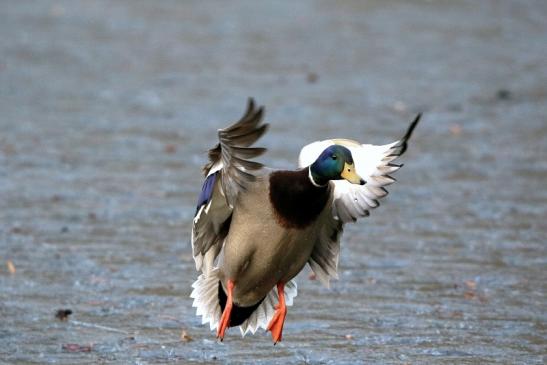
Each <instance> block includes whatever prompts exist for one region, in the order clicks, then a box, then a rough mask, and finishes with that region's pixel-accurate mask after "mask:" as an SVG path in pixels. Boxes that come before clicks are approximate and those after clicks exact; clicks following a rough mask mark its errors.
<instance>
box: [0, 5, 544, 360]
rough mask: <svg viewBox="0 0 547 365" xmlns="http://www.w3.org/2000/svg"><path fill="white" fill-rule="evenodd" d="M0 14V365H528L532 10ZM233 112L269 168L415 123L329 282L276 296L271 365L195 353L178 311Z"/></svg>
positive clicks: (536, 87) (241, 356)
mask: <svg viewBox="0 0 547 365" xmlns="http://www.w3.org/2000/svg"><path fill="white" fill-rule="evenodd" d="M0 7H1V11H0V34H2V36H1V37H0V55H1V56H0V110H1V112H0V260H1V261H0V288H1V290H0V318H1V325H0V361H5V362H6V363H40V364H42V363H53V362H55V363H59V364H73V363H79V362H80V363H81V362H101V361H114V360H116V361H118V362H120V363H158V362H164V361H168V360H169V361H175V360H180V362H181V363H192V362H194V363H198V362H202V361H209V362H230V363H232V362H234V363H244V362H248V361H251V360H254V361H259V362H261V363H264V364H274V363H295V364H296V363H304V362H308V363H312V364H316V363H327V364H334V363H342V364H344V363H345V364H353V363H355V362H363V363H364V362H366V363H397V364H400V363H413V364H414V363H446V364H452V363H460V364H471V363H473V364H484V363H513V364H534V363H535V364H541V363H544V362H545V358H544V356H545V353H546V351H547V349H546V347H547V345H546V342H547V321H546V319H547V318H546V313H547V305H546V303H547V299H546V293H547V290H546V289H547V288H546V286H547V284H546V283H547V280H546V279H547V278H546V271H545V268H546V267H547V265H546V264H547V248H546V242H547V225H546V223H545V217H546V216H547V212H546V210H547V190H546V188H545V187H546V181H547V162H546V160H545V156H547V120H546V117H545V116H546V115H547V89H546V87H547V69H546V64H545V59H546V54H545V36H546V34H547V6H546V4H545V3H544V2H539V1H538V2H534V1H521V2H518V3H515V2H511V1H481V2H480V3H479V2H475V1H460V2H421V1H416V2H415V1H411V2H407V1H400V2H397V1H390V2H385V1H366V2H364V1H349V2H336V3H335V2H316V1H301V2H297V3H296V2H295V3H293V2H291V3H279V2H261V3H260V4H257V3H255V2H235V3H233V4H231V5H230V6H228V5H226V4H225V3H222V2H191V3H188V2H175V1H165V2H154V3H152V2H144V1H136V2H135V1H117V2H101V1H97V2H90V1H89V2H88V1H85V2H84V1H81V2H73V1H59V2H47V1H43V2H11V3H10V4H9V5H8V4H7V3H6V4H3V5H1V6H0ZM248 96H254V97H256V99H257V101H258V102H260V103H262V104H265V105H266V107H267V114H266V116H267V118H266V119H267V121H269V122H271V124H272V128H271V131H270V132H269V134H267V136H266V137H265V138H264V140H263V144H264V145H265V146H266V147H269V148H270V151H269V153H268V154H267V155H266V156H265V157H264V161H265V162H266V163H268V164H269V165H271V166H275V167H286V166H294V164H295V161H296V158H297V154H298V151H299V148H300V146H302V145H304V144H305V143H308V142H310V141H313V140H315V139H319V138H327V137H350V138H356V139H359V140H362V141H367V142H370V143H376V144H380V143H387V142H390V141H393V140H395V139H396V138H398V137H400V135H401V134H402V133H403V132H404V130H405V128H406V126H407V124H408V122H409V121H410V120H411V118H412V117H413V116H414V114H415V113H416V112H418V111H423V112H424V118H423V121H422V123H421V125H420V126H419V127H418V129H417V130H416V133H415V135H414V137H413V139H412V140H411V143H410V148H409V150H408V152H407V154H406V155H405V158H404V160H405V163H406V165H405V167H404V168H403V169H402V170H401V171H399V172H398V173H397V174H396V177H397V179H398V182H397V183H396V184H395V185H393V186H392V187H391V189H390V192H391V193H390V196H389V197H388V198H387V200H385V201H384V204H383V205H382V207H380V208H379V209H377V210H376V211H375V212H374V214H373V215H372V216H371V217H370V218H367V219H366V220H363V221H361V222H360V224H358V225H354V226H350V227H348V229H347V230H346V232H345V235H344V237H343V245H342V253H341V260H340V276H341V280H340V281H338V282H336V283H334V285H333V288H332V289H331V290H327V289H324V288H322V287H321V286H320V285H319V283H318V282H316V281H310V280H308V272H304V274H303V275H301V276H300V278H299V289H300V292H299V296H298V297H297V299H296V301H295V306H294V307H292V308H291V310H290V311H289V313H288V317H287V323H286V326H285V333H284V341H283V342H282V343H280V344H279V345H277V346H276V347H273V346H272V344H271V341H270V337H269V336H268V335H266V334H258V335H255V336H251V337H246V338H245V339H244V340H242V339H241V338H240V335H239V333H238V331H237V330H229V331H228V334H227V337H226V339H225V342H224V343H223V344H217V343H216V342H215V340H214V333H212V332H209V330H208V328H207V326H201V325H200V324H199V318H198V317H196V316H195V315H194V308H192V307H191V299H190V298H189V294H190V289H191V287H190V285H191V283H192V282H193V280H195V277H196V273H195V271H194V265H193V262H192V258H191V251H190V247H189V233H190V223H191V218H192V214H193V211H194V208H193V207H194V205H195V199H196V197H197V194H198V193H199V189H200V187H201V183H202V177H201V175H200V168H201V165H202V164H203V163H204V162H205V158H206V157H205V151H206V150H207V149H208V148H209V147H211V146H212V145H213V143H214V142H215V133H214V132H215V131H216V129H217V128H220V127H223V126H225V125H227V124H228V123H229V122H232V121H234V120H236V118H238V117H239V116H240V114H241V112H242V111H243V108H244V106H245V100H246V98H247V97H248ZM8 260H9V261H11V262H12V265H13V267H11V268H8V264H7V261H8ZM10 271H11V273H10ZM64 308H68V309H71V310H72V311H73V313H72V315H71V316H70V317H69V318H68V320H67V321H59V320H58V319H55V312H56V311H57V310H58V309H64ZM183 329H184V330H186V333H187V337H186V338H185V339H186V340H185V341H181V339H180V335H181V332H182V330H183ZM188 336H190V337H191V339H192V340H193V341H188V340H189V338H188ZM88 350H89V351H88Z"/></svg>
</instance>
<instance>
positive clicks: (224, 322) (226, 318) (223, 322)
mask: <svg viewBox="0 0 547 365" xmlns="http://www.w3.org/2000/svg"><path fill="white" fill-rule="evenodd" d="M226 286H227V289H228V293H227V299H226V306H225V307H224V312H222V317H220V322H219V324H218V327H217V338H220V341H222V340H224V332H226V329H227V328H228V326H229V325H230V314H231V312H232V305H233V301H232V290H233V289H234V282H233V281H232V280H228V283H226Z"/></svg>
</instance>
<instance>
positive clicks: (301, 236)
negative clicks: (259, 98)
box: [191, 99, 420, 344]
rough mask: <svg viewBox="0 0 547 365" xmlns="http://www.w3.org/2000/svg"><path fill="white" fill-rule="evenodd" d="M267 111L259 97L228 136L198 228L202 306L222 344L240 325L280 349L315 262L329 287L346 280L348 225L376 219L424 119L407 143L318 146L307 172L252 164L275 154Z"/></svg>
mask: <svg viewBox="0 0 547 365" xmlns="http://www.w3.org/2000/svg"><path fill="white" fill-rule="evenodd" d="M263 112H264V109H263V107H259V108H255V103H254V101H253V99H249V102H248V107H247V111H246V112H245V114H244V115H243V117H242V118H241V119H240V120H239V121H238V122H236V123H235V124H233V125H231V126H229V127H227V128H224V129H220V130H219V131H218V138H219V143H218V144H217V145H216V146H215V147H214V148H212V149H211V150H209V162H208V163H207V164H206V165H205V166H204V168H203V172H204V175H205V182H204V183H203V187H202V190H201V193H200V194H199V197H198V202H197V207H196V213H195V217H194V221H193V227H192V248H193V256H194V260H195V264H196V269H197V270H198V271H200V272H201V275H199V277H198V279H197V280H196V281H195V282H194V284H193V285H192V287H193V291H192V294H191V297H192V298H194V302H193V306H194V307H196V308H197V315H201V316H202V323H203V324H205V323H207V322H208V323H209V324H210V328H211V330H215V329H216V333H217V337H218V338H219V339H220V340H221V341H222V340H223V338H224V335H225V332H226V330H227V328H228V327H235V326H239V328H240V331H241V334H242V335H245V334H246V333H248V332H251V333H255V332H256V330H257V329H258V328H264V329H266V330H268V331H271V335H272V339H273V341H274V344H275V343H277V342H278V341H281V339H282V332H283V324H284V322H285V316H286V314H287V306H291V305H292V303H293V299H294V297H296V294H297V286H296V282H295V281H294V278H295V276H296V275H297V274H298V273H299V272H300V271H301V270H302V269H303V268H304V266H305V265H306V263H308V264H309V265H310V267H311V269H312V270H313V272H314V273H315V275H316V276H317V278H318V279H319V280H320V281H321V282H322V283H324V284H325V285H326V286H328V285H329V281H330V280H331V279H333V278H337V267H338V256H339V252H340V236H341V233H342V228H343V226H344V224H345V223H347V222H351V221H355V220H356V219H357V218H359V217H364V216H367V215H368V214H369V210H371V209H373V208H375V207H377V206H378V199H379V198H382V197H384V196H385V195H386V194H387V190H386V189H385V188H384V187H385V186H386V185H389V184H391V183H393V182H394V181H395V180H394V179H393V178H392V177H391V176H389V174H390V173H392V172H394V171H396V170H398V169H399V168H400V167H401V165H396V164H394V163H392V161H393V160H395V159H396V158H397V157H399V156H400V155H401V154H403V153H404V152H405V150H406V148H407V141H408V139H409V138H410V136H411V134H412V131H413V130H414V128H415V127H416V125H417V123H418V121H419V119H420V115H418V116H417V117H416V119H415V120H414V121H413V122H412V123H411V124H410V127H409V128H408V130H407V132H406V134H405V135H404V136H403V138H401V139H400V140H399V141H396V142H393V143H390V144H387V145H383V146H373V145H362V144H360V143H358V142H355V141H352V140H348V139H329V140H324V141H318V142H314V143H311V144H309V145H307V146H305V147H304V148H303V149H302V151H301V153H300V157H299V165H300V166H299V168H298V169H295V170H272V169H268V168H266V167H264V166H263V165H262V164H260V163H258V162H256V161H252V160H251V159H253V158H255V157H258V156H260V155H262V154H263V153H264V152H265V151H266V150H265V149H264V148H259V147H252V145H253V143H255V142H256V141H257V140H258V139H259V138H260V137H261V136H262V135H263V134H264V133H265V132H266V130H267V128H268V124H263V123H262V117H263Z"/></svg>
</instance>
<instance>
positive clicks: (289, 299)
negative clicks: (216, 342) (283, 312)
mask: <svg viewBox="0 0 547 365" xmlns="http://www.w3.org/2000/svg"><path fill="white" fill-rule="evenodd" d="M218 274H219V269H218V267H215V268H213V269H211V270H210V271H208V272H206V273H204V274H201V275H200V276H199V277H198V279H197V280H196V281H195V282H194V283H193V284H192V288H194V289H193V290H192V293H191V294H190V298H193V299H194V302H193V303H192V307H195V308H196V314H197V315H198V316H201V324H206V323H209V327H210V328H211V331H213V330H215V329H216V328H217V326H218V323H219V322H220V317H221V315H222V311H221V309H220V304H219V302H218V282H219V277H218ZM297 293H298V291H297V287H296V282H295V281H294V280H291V281H289V282H288V283H287V284H285V304H286V305H287V306H292V305H293V301H294V297H296V295H297ZM278 302H279V297H278V295H277V288H276V287H274V288H272V290H270V292H269V293H268V295H267V296H266V298H264V300H263V301H262V303H261V304H260V305H259V306H258V308H257V309H256V310H255V311H254V312H253V313H252V314H251V316H250V317H249V318H247V319H246V320H245V322H243V323H242V324H241V326H239V329H240V331H241V335H242V336H245V335H246V334H247V333H248V332H251V333H253V334H254V333H255V332H256V331H257V330H258V329H259V328H264V329H266V328H267V327H268V323H269V322H270V320H271V319H272V318H273V315H274V313H275V305H277V303H278Z"/></svg>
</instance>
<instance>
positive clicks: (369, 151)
mask: <svg viewBox="0 0 547 365" xmlns="http://www.w3.org/2000/svg"><path fill="white" fill-rule="evenodd" d="M420 117H421V114H418V115H417V116H416V118H415V119H414V121H413V122H412V123H411V124H410V126H409V127H408V130H407V131H406V133H405V135H404V136H403V138H401V139H400V140H398V141H396V142H393V143H389V144H386V145H382V146H375V145H370V144H360V143H359V142H356V141H353V140H349V139H329V140H324V141H319V142H314V143H311V144H309V145H307V146H305V147H304V148H303V149H302V151H301V152H300V158H299V166H300V167H305V166H308V165H310V164H312V163H313V162H314V161H315V159H316V158H317V157H318V156H319V155H320V154H321V152H322V151H323V150H324V149H325V148H327V147H328V146H330V145H333V144H340V145H343V146H345V147H347V148H348V149H349V150H350V151H351V154H352V155H353V160H354V162H355V171H356V172H357V174H359V176H361V177H362V178H363V179H364V180H365V181H366V183H365V185H355V184H350V183H349V182H348V181H346V180H336V181H333V182H332V183H333V184H334V192H333V214H334V216H335V217H337V218H338V219H340V220H341V221H342V222H343V223H347V222H351V221H355V220H357V218H360V217H366V216H368V215H369V214H370V210H371V209H374V208H376V207H378V206H379V205H380V203H379V202H378V200H379V199H380V198H383V197H384V196H386V195H387V194H388V191H387V190H386V188H385V187H386V186H388V185H391V184H393V183H394V182H395V181H396V180H395V178H393V177H392V176H390V174H391V173H393V172H395V171H397V170H399V169H400V168H401V167H402V166H403V165H402V164H401V165H399V164H395V163H394V162H393V161H394V160H395V159H397V158H398V157H399V156H401V155H402V154H403V153H404V152H405V151H406V149H407V142H408V140H409V138H410V136H411V135H412V131H413V130H414V128H415V127H416V125H417V124H418V122H419V120H420Z"/></svg>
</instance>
